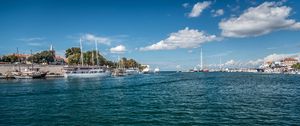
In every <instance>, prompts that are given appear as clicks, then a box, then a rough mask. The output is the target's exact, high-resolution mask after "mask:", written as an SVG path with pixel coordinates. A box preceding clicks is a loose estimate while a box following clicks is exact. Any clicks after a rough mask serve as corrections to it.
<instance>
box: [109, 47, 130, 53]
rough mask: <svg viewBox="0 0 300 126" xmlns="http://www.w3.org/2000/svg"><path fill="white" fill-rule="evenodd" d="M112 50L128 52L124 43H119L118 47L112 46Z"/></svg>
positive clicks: (114, 51) (112, 51)
mask: <svg viewBox="0 0 300 126" xmlns="http://www.w3.org/2000/svg"><path fill="white" fill-rule="evenodd" d="M110 52H111V53H118V54H121V53H124V52H126V47H125V46H123V45H118V46H116V47H113V48H110Z"/></svg>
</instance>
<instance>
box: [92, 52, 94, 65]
mask: <svg viewBox="0 0 300 126" xmlns="http://www.w3.org/2000/svg"><path fill="white" fill-rule="evenodd" d="M92 65H93V66H95V61H94V49H92Z"/></svg>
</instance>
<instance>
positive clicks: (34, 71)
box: [12, 50, 48, 79]
mask: <svg viewBox="0 0 300 126" xmlns="http://www.w3.org/2000/svg"><path fill="white" fill-rule="evenodd" d="M17 52H18V53H19V51H18V50H17ZM31 55H32V51H31ZM18 60H19V64H18V65H19V69H18V70H16V71H14V72H12V74H13V76H14V78H16V79H37V78H45V77H46V75H47V73H48V72H43V71H40V68H33V58H32V61H31V68H29V67H28V68H27V69H25V70H24V71H21V67H20V64H21V62H20V59H19V58H18Z"/></svg>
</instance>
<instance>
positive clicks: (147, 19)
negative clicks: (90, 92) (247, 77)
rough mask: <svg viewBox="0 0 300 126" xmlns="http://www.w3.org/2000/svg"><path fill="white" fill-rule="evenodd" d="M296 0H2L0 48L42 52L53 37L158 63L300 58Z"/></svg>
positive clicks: (60, 44) (168, 66)
mask: <svg viewBox="0 0 300 126" xmlns="http://www.w3.org/2000/svg"><path fill="white" fill-rule="evenodd" d="M299 9H300V3H299V1H297V0H287V1H285V0H284V1H267V2H265V1H259V0H257V1H256V0H230V1H229V0H228V1H223V0H214V1H201V0H192V1H188V0H177V1H174V0H143V1H137V0H136V1H135V0H130V1H112V0H107V1H100V0H98V1H96V0H94V1H93V0H85V1H83V0H82V1H79V0H42V1H41V0H18V1H17V0H1V1H0V17H1V18H0V19H1V20H0V35H1V37H0V43H1V46H0V55H4V54H7V53H14V52H16V48H19V50H20V51H21V53H29V52H30V49H32V50H33V51H35V52H37V51H41V50H46V49H48V48H49V46H50V44H53V46H54V48H55V50H56V51H57V53H58V54H60V55H63V53H64V50H65V49H67V48H68V47H78V46H79V38H80V37H81V38H82V39H83V40H84V50H91V49H92V48H94V41H95V40H97V42H98V46H99V48H100V51H101V53H102V54H104V55H105V57H106V58H108V59H110V60H116V59H117V56H118V55H120V56H125V57H128V58H134V59H136V60H138V61H139V62H141V63H143V64H150V65H151V66H152V67H160V68H161V69H162V70H175V69H176V66H180V67H181V69H188V68H193V67H194V66H196V65H197V64H199V61H200V47H201V48H202V49H203V55H204V65H205V66H206V67H214V66H217V65H218V64H219V61H220V60H219V59H220V58H221V59H222V60H221V61H222V62H221V63H222V64H223V65H228V66H230V65H233V66H236V65H240V64H247V65H257V64H260V63H262V62H263V61H265V60H275V59H278V57H287V56H291V57H295V58H299V52H300V51H299V49H300V36H299V35H300V34H299V33H300V32H299V31H300V23H299V22H300V14H299V13H300V10H299Z"/></svg>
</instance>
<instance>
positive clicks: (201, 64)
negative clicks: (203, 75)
mask: <svg viewBox="0 0 300 126" xmlns="http://www.w3.org/2000/svg"><path fill="white" fill-rule="evenodd" d="M200 70H203V58H202V48H201V54H200Z"/></svg>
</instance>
